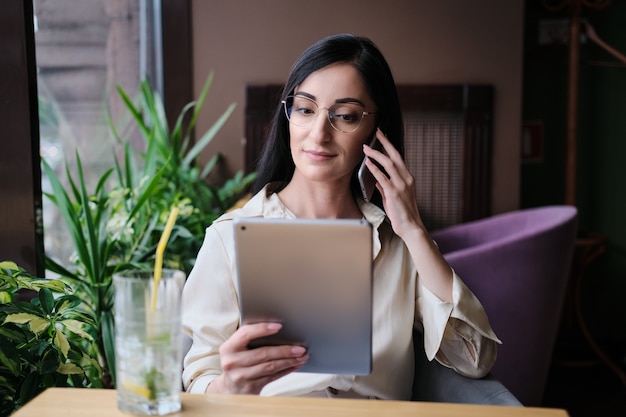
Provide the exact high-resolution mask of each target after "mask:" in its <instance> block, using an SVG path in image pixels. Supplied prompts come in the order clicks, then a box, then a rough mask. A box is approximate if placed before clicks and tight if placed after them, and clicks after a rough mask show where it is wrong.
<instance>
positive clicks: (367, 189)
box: [357, 133, 383, 201]
mask: <svg viewBox="0 0 626 417" xmlns="http://www.w3.org/2000/svg"><path fill="white" fill-rule="evenodd" d="M369 146H370V148H372V149H376V150H377V151H379V152H383V145H382V144H381V143H380V141H379V140H378V138H377V137H376V133H374V137H373V138H372V141H371V142H370V143H369ZM366 158H367V156H366V157H365V158H363V162H361V165H360V166H359V170H358V171H357V178H358V180H359V185H360V187H361V194H362V195H363V199H364V200H365V201H372V196H373V195H374V191H375V190H376V178H374V175H372V173H371V172H370V170H369V169H367V166H366V165H365V159H366ZM374 163H375V161H374ZM379 168H380V169H383V168H382V167H381V166H379Z"/></svg>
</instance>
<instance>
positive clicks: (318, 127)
mask: <svg viewBox="0 0 626 417" xmlns="http://www.w3.org/2000/svg"><path fill="white" fill-rule="evenodd" d="M332 131H333V127H332V126H331V125H330V120H329V119H328V110H327V109H324V108H320V109H319V110H318V113H317V117H316V118H315V122H314V123H313V125H312V126H311V131H310V132H309V134H310V136H311V137H313V138H314V139H316V140H320V141H328V140H329V139H330V138H331V136H332Z"/></svg>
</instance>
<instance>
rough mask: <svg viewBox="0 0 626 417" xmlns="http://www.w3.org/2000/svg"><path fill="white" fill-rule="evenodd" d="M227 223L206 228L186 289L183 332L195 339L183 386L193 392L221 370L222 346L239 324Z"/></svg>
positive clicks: (197, 391)
mask: <svg viewBox="0 0 626 417" xmlns="http://www.w3.org/2000/svg"><path fill="white" fill-rule="evenodd" d="M224 225H226V226H227V227H228V226H230V222H224V223H219V224H218V223H214V224H213V225H212V226H211V227H209V228H208V229H207V231H206V235H205V239H204V242H203V244H202V247H201V248H200V251H199V253H198V257H197V260H196V264H195V266H194V268H193V270H192V271H191V273H190V274H189V277H188V278H187V282H186V283H185V287H184V289H183V312H182V324H183V331H184V332H185V333H187V334H188V335H189V336H191V338H192V341H193V343H192V345H191V348H190V350H189V352H188V353H187V355H186V356H185V359H184V362H183V364H184V366H183V385H184V387H185V390H186V391H188V392H192V393H204V392H205V390H206V388H207V386H208V385H209V383H211V381H213V379H215V378H216V377H217V376H218V375H219V374H221V373H222V368H221V364H220V357H219V347H220V345H221V344H222V343H223V342H224V341H226V340H227V339H228V338H229V337H230V336H231V335H232V334H233V333H234V332H235V330H236V329H237V327H238V326H239V307H238V297H237V291H236V284H235V282H234V278H233V277H235V276H236V275H235V272H234V271H233V268H234V267H233V265H234V263H233V262H231V254H232V253H233V252H232V250H231V248H230V245H231V244H232V239H230V238H229V234H228V233H229V231H227V230H225V229H226V228H225V227H224ZM220 228H221V229H222V230H221V231H222V232H223V233H220ZM224 235H226V238H225V236H224Z"/></svg>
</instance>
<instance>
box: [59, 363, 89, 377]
mask: <svg viewBox="0 0 626 417" xmlns="http://www.w3.org/2000/svg"><path fill="white" fill-rule="evenodd" d="M56 371H57V372H58V373H60V374H62V375H80V374H83V373H84V371H83V369H82V368H81V367H80V366H78V365H76V364H74V363H70V362H68V363H62V364H60V365H59V367H58V368H57V369H56Z"/></svg>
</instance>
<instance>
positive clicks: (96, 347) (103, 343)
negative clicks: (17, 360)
mask: <svg viewBox="0 0 626 417" xmlns="http://www.w3.org/2000/svg"><path fill="white" fill-rule="evenodd" d="M212 79H213V76H212V74H211V75H210V76H209V77H208V78H207V81H206V83H205V85H204V88H203V89H202V92H201V94H200V97H199V98H198V100H197V101H195V102H192V103H189V104H188V105H187V106H185V108H183V109H182V111H181V113H180V115H179V117H178V119H177V121H176V123H175V125H174V126H173V127H172V128H171V129H170V128H169V126H168V124H167V120H166V118H165V112H164V109H163V103H162V101H161V99H160V97H159V95H158V94H157V93H156V92H155V91H153V90H152V89H151V88H150V86H149V84H148V83H147V82H142V83H141V89H140V95H139V98H138V100H137V101H136V102H135V101H133V100H132V99H131V98H130V97H129V96H128V94H127V93H126V92H124V91H123V90H122V89H121V88H118V91H119V93H120V95H121V97H122V99H123V100H124V102H125V104H126V106H127V109H128V111H129V113H130V115H131V116H132V121H133V122H134V123H136V126H137V127H138V128H139V130H140V132H141V133H142V136H143V138H144V140H145V149H141V150H137V149H133V148H132V147H131V146H130V144H129V142H128V141H126V140H124V139H123V138H121V137H119V135H118V132H117V130H116V128H115V126H113V124H111V131H112V133H113V134H114V135H115V137H116V138H117V139H118V142H119V143H120V144H121V145H122V147H123V149H124V152H123V156H122V160H121V161H120V160H118V159H117V158H115V162H114V166H113V167H111V168H109V169H107V170H106V171H105V172H104V173H103V174H102V175H101V176H100V178H99V181H98V182H97V184H96V186H95V188H94V189H93V190H88V187H87V184H86V182H85V176H84V173H83V167H82V164H81V158H80V155H79V154H78V153H77V154H76V161H77V165H76V173H71V172H70V170H69V168H68V166H67V164H66V165H65V171H66V174H67V178H68V183H69V185H67V186H63V184H62V183H61V181H60V178H59V175H58V174H57V173H56V172H55V171H54V169H53V168H52V166H51V165H49V164H48V163H47V162H46V161H45V160H44V161H42V164H43V169H44V172H45V175H46V176H47V177H48V180H49V181H50V185H51V187H52V192H50V193H47V194H46V197H47V198H49V199H50V201H52V202H53V203H54V205H55V206H56V207H57V208H58V209H59V211H60V214H61V217H62V218H63V221H64V223H65V225H66V226H67V231H68V237H69V238H70V239H71V241H72V243H73V247H74V250H75V254H74V256H73V257H72V263H71V264H70V265H63V264H62V263H61V262H59V261H57V260H54V259H52V258H50V257H46V269H47V270H49V271H51V272H53V273H54V274H56V275H57V276H58V279H57V280H52V281H51V282H59V284H56V285H59V287H54V288H48V287H46V288H45V290H44V291H43V292H42V291H41V290H39V292H38V297H35V298H33V301H32V302H34V303H35V305H39V306H43V307H46V306H48V304H49V298H50V297H49V294H50V293H51V292H54V291H56V293H55V294H54V296H53V297H52V298H54V299H56V298H55V297H59V296H61V297H68V298H71V300H72V303H73V304H72V310H71V311H72V312H75V313H76V317H74V319H76V320H77V321H78V322H80V323H82V326H83V328H82V330H83V331H84V334H79V335H76V334H75V333H73V331H74V330H77V329H76V328H73V329H70V328H68V331H69V333H70V335H71V337H68V340H71V343H70V346H74V345H73V344H75V345H76V346H75V348H74V349H70V351H68V354H69V352H78V351H80V352H83V355H80V356H79V355H78V354H77V353H76V354H74V353H72V354H71V355H69V356H65V357H64V356H60V359H59V362H58V364H57V365H59V364H60V363H61V362H60V361H61V360H63V361H65V362H64V363H68V364H71V365H72V366H75V367H76V368H72V369H73V370H74V371H75V372H76V373H75V374H72V376H71V377H70V378H68V379H67V380H64V381H62V383H61V382H59V381H58V380H57V379H51V378H47V379H38V380H37V381H36V382H37V384H33V386H31V385H28V386H29V389H28V390H27V391H28V393H30V394H36V393H38V392H40V391H41V390H43V389H44V388H45V387H46V386H52V385H62V384H63V383H64V384H67V385H71V386H84V387H114V386H115V351H114V321H113V307H114V306H113V286H112V275H113V273H114V272H117V271H121V270H124V269H128V268H132V267H142V266H151V265H152V264H153V263H154V256H155V251H156V247H157V244H158V241H159V238H160V236H161V232H162V230H163V228H164V226H165V223H166V221H167V217H168V215H169V212H170V211H171V209H172V208H173V207H174V206H176V207H178V208H179V215H178V218H177V221H176V224H175V226H174V229H173V230H172V234H171V236H170V239H169V243H168V250H167V251H166V256H165V258H164V266H166V267H169V268H176V269H181V270H183V271H185V272H186V273H188V272H189V271H190V269H191V267H192V266H193V263H194V261H195V257H196V255H197V252H198V250H199V248H200V246H201V244H202V240H203V238H204V229H205V228H206V227H207V226H209V225H210V224H211V223H212V222H213V220H215V218H217V217H218V216H219V215H221V214H222V213H223V212H224V211H226V210H227V209H228V208H229V207H231V206H232V205H233V204H234V203H235V202H236V201H237V200H238V199H239V198H240V197H241V196H242V194H244V193H245V192H246V191H247V188H248V186H249V185H250V183H251V182H252V181H253V179H254V174H248V175H244V174H243V173H242V172H239V173H237V174H236V175H234V176H233V177H232V178H230V179H229V180H227V181H225V182H224V183H223V184H221V185H219V186H218V185H212V184H209V183H208V182H207V178H208V176H209V174H210V173H211V171H212V169H213V168H214V167H215V166H216V165H217V163H218V161H219V159H220V158H221V156H220V155H216V156H214V157H213V158H212V159H211V160H210V161H209V162H208V163H207V164H205V165H204V166H200V164H199V163H198V162H199V161H198V157H199V155H200V153H201V151H202V150H203V149H204V148H205V147H206V146H207V145H208V144H209V143H210V141H211V140H212V139H213V137H214V136H215V134H216V133H217V132H218V130H219V129H220V128H221V127H222V125H223V124H224V122H225V121H226V120H227V119H228V117H229V116H230V114H231V113H232V110H233V109H234V104H233V105H231V106H229V107H228V108H227V109H226V111H225V112H224V113H223V114H222V115H221V116H220V117H219V118H218V120H217V121H216V122H215V124H214V125H213V126H212V127H211V128H210V129H209V130H208V131H207V132H206V133H205V134H203V135H202V136H200V138H199V139H198V140H197V141H196V142H195V143H192V139H191V132H192V131H193V129H194V127H195V124H196V120H197V118H198V115H199V112H200V109H201V107H202V104H203V102H204V100H205V98H206V95H207V93H208V91H209V87H210V85H211V82H212ZM186 119H188V122H185V120H186ZM61 284H63V285H61ZM29 285H30V284H29ZM16 291H17V290H16ZM42 297H43V298H42ZM42 300H43V301H42ZM43 307H42V308H43ZM10 308H11V309H16V310H15V311H17V312H20V309H26V311H25V312H28V311H31V310H32V307H30V306H28V308H27V307H26V304H15V303H12V304H10ZM46 308H47V307H46ZM29 309H30V310H29ZM22 312H24V311H22ZM31 312H32V311H31ZM13 318H15V317H13ZM1 319H2V321H0V327H1V328H2V329H3V330H2V331H4V329H5V328H7V327H9V328H14V327H15V326H18V325H21V326H30V324H31V322H25V323H21V324H20V323H16V322H15V320H13V319H9V320H6V317H1ZM61 327H62V326H61ZM30 336H31V337H32V338H34V340H38V339H39V338H42V337H44V338H48V337H49V334H44V333H42V332H32V334H31V335H30ZM87 336H88V337H87ZM59 337H60V336H59ZM72 343H73V344H72ZM54 346H57V345H54ZM51 349H55V348H54V347H52V348H51ZM57 349H59V348H58V346H57ZM3 351H4V350H3ZM55 352H56V353H58V352H57V351H56V350H55ZM61 353H63V350H61ZM22 359H23V360H24V361H26V362H27V363H30V364H31V366H34V363H36V362H37V361H40V360H41V358H40V357H38V356H37V355H34V356H32V355H31V356H28V357H23V358H22ZM3 365H4V361H3ZM49 365H50V367H53V366H52V363H51V362H50V364H49ZM64 366H65V365H64ZM68 366H69V365H68ZM46 369H48V368H46ZM56 369H57V372H58V370H59V369H60V370H63V369H65V368H64V367H60V366H57V368H56ZM25 386H26V385H25ZM25 393H26V391H25ZM15 394H16V393H13V395H14V398H15ZM30 394H28V395H25V396H23V397H20V398H21V399H20V400H19V401H18V402H16V403H15V404H17V405H18V406H19V404H23V402H24V401H25V400H26V399H28V398H29V395H30ZM7 395H9V394H7ZM3 409H4V408H3Z"/></svg>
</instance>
